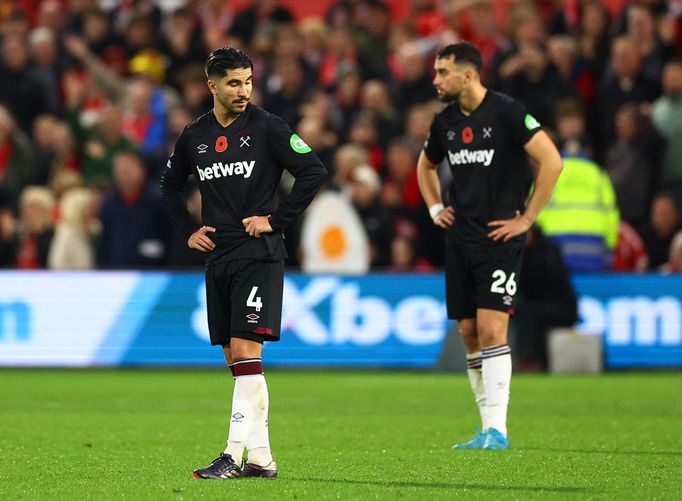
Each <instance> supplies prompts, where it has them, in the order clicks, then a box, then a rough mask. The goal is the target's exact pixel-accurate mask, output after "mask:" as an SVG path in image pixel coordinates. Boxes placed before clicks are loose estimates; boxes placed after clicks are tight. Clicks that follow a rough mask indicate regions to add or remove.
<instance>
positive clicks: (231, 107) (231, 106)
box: [218, 98, 249, 115]
mask: <svg viewBox="0 0 682 501" xmlns="http://www.w3.org/2000/svg"><path fill="white" fill-rule="evenodd" d="M218 101H220V104H222V105H223V107H224V108H225V109H226V110H227V111H229V112H230V113H232V114H233V115H240V114H242V113H244V112H245V111H246V108H243V109H242V108H238V106H239V103H237V102H235V101H236V100H231V101H230V100H228V99H226V98H219V99H218ZM241 102H243V103H247V104H248V102H249V98H246V99H244V100H243V101H241Z"/></svg>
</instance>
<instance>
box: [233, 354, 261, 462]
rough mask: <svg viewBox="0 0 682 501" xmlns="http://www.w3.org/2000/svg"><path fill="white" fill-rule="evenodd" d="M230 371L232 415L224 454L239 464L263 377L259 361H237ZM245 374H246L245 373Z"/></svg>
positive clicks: (254, 412)
mask: <svg viewBox="0 0 682 501" xmlns="http://www.w3.org/2000/svg"><path fill="white" fill-rule="evenodd" d="M230 369H231V370H232V372H233V374H234V376H235V377H234V392H233V394H232V414H231V417H230V431H229V433H228V437H227V447H226V448H225V451H224V453H225V454H229V455H230V456H232V459H234V460H235V462H236V463H237V464H240V463H241V461H242V457H243V455H244V448H245V447H246V440H247V439H248V437H249V435H250V434H251V430H252V429H253V424H254V418H255V415H256V410H257V405H258V400H259V399H260V398H261V392H262V387H263V386H264V385H265V376H263V374H262V369H261V363H260V359H251V360H238V361H236V362H235V363H234V364H233V365H232V366H231V367H230ZM245 372H246V373H245Z"/></svg>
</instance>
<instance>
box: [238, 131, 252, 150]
mask: <svg viewBox="0 0 682 501" xmlns="http://www.w3.org/2000/svg"><path fill="white" fill-rule="evenodd" d="M239 147H240V148H251V136H250V135H248V134H240V135H239Z"/></svg>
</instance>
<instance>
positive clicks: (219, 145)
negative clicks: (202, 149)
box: [215, 136, 227, 153]
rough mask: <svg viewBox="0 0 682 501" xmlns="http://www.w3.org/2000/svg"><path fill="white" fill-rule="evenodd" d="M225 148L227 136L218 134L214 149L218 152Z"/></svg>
mask: <svg viewBox="0 0 682 501" xmlns="http://www.w3.org/2000/svg"><path fill="white" fill-rule="evenodd" d="M226 149H227V138H226V137H225V136H219V137H218V139H216V140H215V150H216V151H217V152H218V153H222V152H223V151H225V150H226Z"/></svg>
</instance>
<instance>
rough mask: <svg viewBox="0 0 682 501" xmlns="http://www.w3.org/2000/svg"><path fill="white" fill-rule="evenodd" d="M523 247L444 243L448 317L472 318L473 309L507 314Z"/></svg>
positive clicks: (512, 298)
mask: <svg viewBox="0 0 682 501" xmlns="http://www.w3.org/2000/svg"><path fill="white" fill-rule="evenodd" d="M522 258H523V248H517V247H516V246H511V247H509V246H495V247H482V246H474V245H467V244H464V243H454V242H448V243H447V244H446V246H445V296H446V302H447V309H448V318H450V319H453V320H461V319H463V318H476V310H477V309H488V310H497V311H502V312H505V313H511V312H512V309H513V307H514V300H515V298H516V288H517V285H518V280H519V273H520V271H521V260H522Z"/></svg>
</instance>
